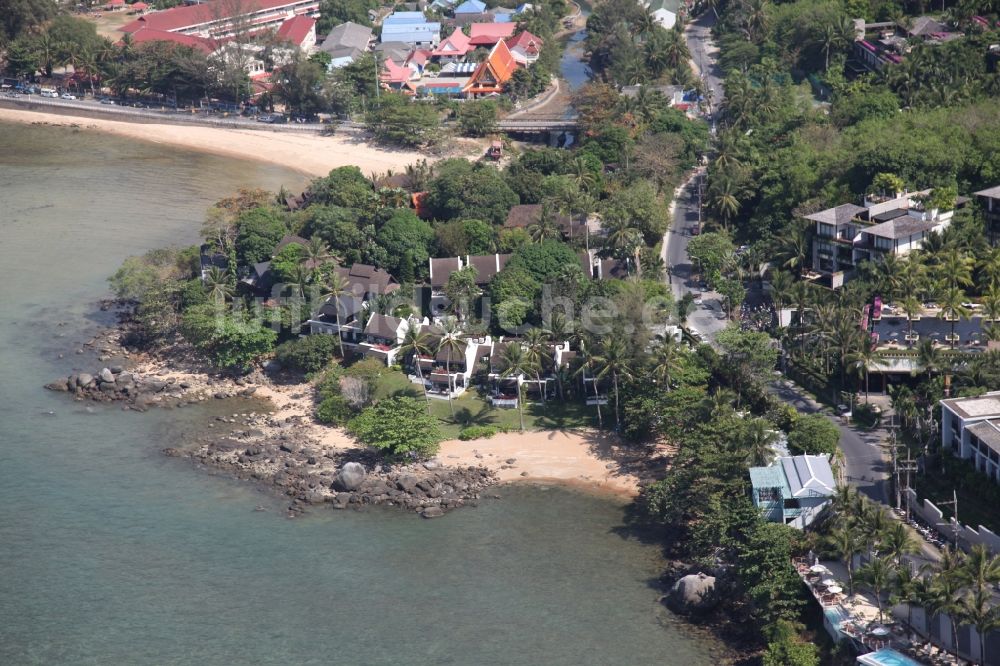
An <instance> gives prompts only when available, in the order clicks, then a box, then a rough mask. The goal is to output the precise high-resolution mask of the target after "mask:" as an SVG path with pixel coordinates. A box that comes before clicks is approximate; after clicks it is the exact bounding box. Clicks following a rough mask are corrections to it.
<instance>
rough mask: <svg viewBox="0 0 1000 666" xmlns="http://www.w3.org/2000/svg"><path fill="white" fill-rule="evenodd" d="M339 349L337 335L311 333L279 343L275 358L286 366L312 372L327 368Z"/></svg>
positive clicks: (299, 370) (290, 368)
mask: <svg viewBox="0 0 1000 666" xmlns="http://www.w3.org/2000/svg"><path fill="white" fill-rule="evenodd" d="M337 351H339V347H338V341H337V336H335V335H309V336H306V337H304V338H298V339H296V340H289V341H288V342H285V343H282V344H280V345H278V348H277V349H275V354H274V358H275V359H276V360H277V361H278V362H279V363H280V364H281V365H282V367H284V368H287V369H289V370H296V371H298V372H303V373H310V372H317V371H319V370H322V369H323V368H325V367H326V365H327V363H329V362H330V360H331V359H332V358H334V357H335V355H336V353H337Z"/></svg>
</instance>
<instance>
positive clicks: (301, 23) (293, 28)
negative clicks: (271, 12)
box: [278, 16, 316, 46]
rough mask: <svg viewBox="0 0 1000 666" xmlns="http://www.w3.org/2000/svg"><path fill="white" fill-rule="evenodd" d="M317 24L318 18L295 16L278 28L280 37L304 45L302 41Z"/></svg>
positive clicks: (297, 44)
mask: <svg viewBox="0 0 1000 666" xmlns="http://www.w3.org/2000/svg"><path fill="white" fill-rule="evenodd" d="M315 25H316V19H314V18H309V17H308V16H293V17H292V18H290V19H288V20H287V21H285V22H284V23H282V24H281V27H280V28H278V37H280V38H281V39H284V40H286V41H289V42H291V43H292V44H295V45H296V46H302V43H303V42H304V41H305V40H306V37H308V36H309V33H311V32H312V30H313V27H314V26H315Z"/></svg>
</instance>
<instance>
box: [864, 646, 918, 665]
mask: <svg viewBox="0 0 1000 666" xmlns="http://www.w3.org/2000/svg"><path fill="white" fill-rule="evenodd" d="M858 663H859V664H865V665H866V666H922V665H921V663H920V662H919V661H914V660H913V659H910V658H909V657H907V656H906V655H905V654H902V653H900V652H896V651H895V650H893V649H891V648H882V649H881V650H876V651H875V652H869V653H868V654H863V655H861V656H860V657H858Z"/></svg>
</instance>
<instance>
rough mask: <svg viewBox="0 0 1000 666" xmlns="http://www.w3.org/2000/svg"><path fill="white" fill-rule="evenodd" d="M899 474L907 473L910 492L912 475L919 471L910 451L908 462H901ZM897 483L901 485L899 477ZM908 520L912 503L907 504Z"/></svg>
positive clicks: (907, 455)
mask: <svg viewBox="0 0 1000 666" xmlns="http://www.w3.org/2000/svg"><path fill="white" fill-rule="evenodd" d="M898 469H899V472H900V473H902V472H906V489H907V490H910V489H911V486H910V474H911V473H913V472H916V471H917V461H916V460H914V459H913V456H912V455H911V454H910V451H909V450H907V452H906V460H900V461H899V468H898ZM896 483H899V477H898V476H897V478H896ZM906 520H910V502H909V501H907V502H906Z"/></svg>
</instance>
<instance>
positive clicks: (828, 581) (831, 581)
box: [820, 578, 837, 587]
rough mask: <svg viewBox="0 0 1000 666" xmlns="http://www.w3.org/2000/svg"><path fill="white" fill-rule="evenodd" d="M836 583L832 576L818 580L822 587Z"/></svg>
mask: <svg viewBox="0 0 1000 666" xmlns="http://www.w3.org/2000/svg"><path fill="white" fill-rule="evenodd" d="M836 584H837V581H835V580H834V579H832V578H824V579H823V580H821V581H820V585H822V586H823V587H830V586H831V585H836Z"/></svg>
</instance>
